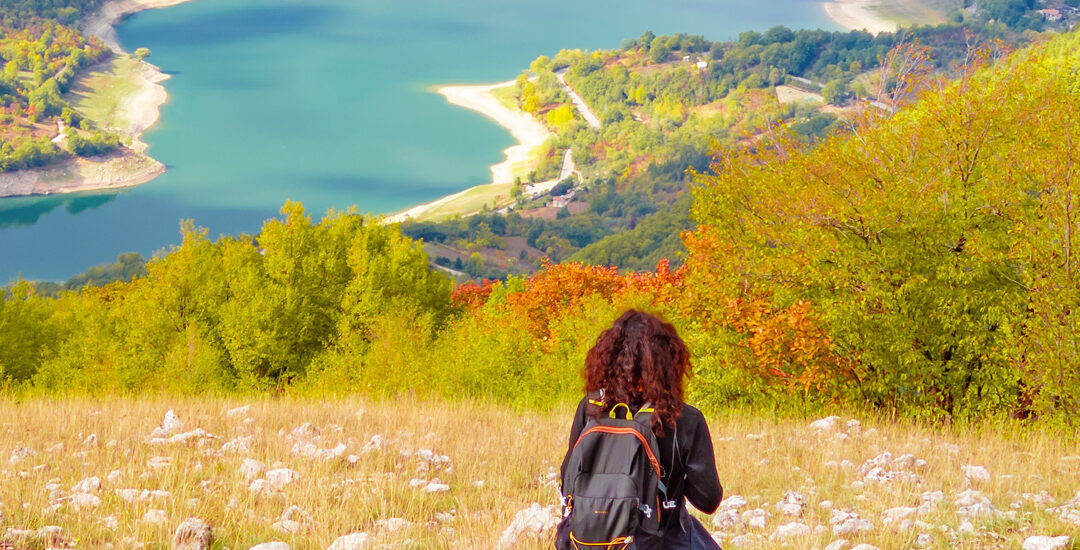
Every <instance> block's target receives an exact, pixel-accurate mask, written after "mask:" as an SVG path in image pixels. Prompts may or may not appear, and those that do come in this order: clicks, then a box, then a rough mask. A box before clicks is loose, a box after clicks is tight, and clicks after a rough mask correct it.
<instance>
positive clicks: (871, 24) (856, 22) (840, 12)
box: [821, 0, 906, 35]
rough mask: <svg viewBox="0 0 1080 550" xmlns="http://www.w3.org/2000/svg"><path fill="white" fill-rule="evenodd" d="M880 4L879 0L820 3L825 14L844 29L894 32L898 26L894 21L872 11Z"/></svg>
mask: <svg viewBox="0 0 1080 550" xmlns="http://www.w3.org/2000/svg"><path fill="white" fill-rule="evenodd" d="M901 1H906V0H901ZM880 5H881V0H830V1H828V2H823V3H822V4H821V6H822V8H823V9H824V10H825V15H826V16H828V17H829V19H831V20H832V21H833V23H836V24H837V25H840V26H841V27H844V28H845V29H848V30H852V31H862V30H865V31H867V32H869V33H870V34H875V35H876V34H880V33H883V32H895V31H896V30H897V28H898V26H897V25H896V23H893V22H892V21H890V20H888V19H886V18H885V17H883V16H881V15H880V14H878V13H875V12H874V8H876V7H878V6H880Z"/></svg>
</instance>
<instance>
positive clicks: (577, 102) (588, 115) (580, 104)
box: [555, 69, 600, 128]
mask: <svg viewBox="0 0 1080 550" xmlns="http://www.w3.org/2000/svg"><path fill="white" fill-rule="evenodd" d="M565 74H566V69H563V70H561V71H559V72H557V73H555V76H556V77H558V78H559V83H560V84H562V87H563V90H565V91H566V95H568V96H570V101H572V102H574V106H575V107H577V109H578V112H579V113H581V116H582V117H584V118H585V122H587V123H589V126H592V127H593V128H599V127H600V119H599V118H597V116H596V114H595V113H593V112H592V109H590V108H589V106H588V105H586V104H585V100H583V99H581V96H579V95H577V92H575V91H574V89H573V88H571V87H570V85H569V84H567V83H566V79H565V78H563V76H564V75H565Z"/></svg>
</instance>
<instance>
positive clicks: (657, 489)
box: [562, 399, 666, 550]
mask: <svg viewBox="0 0 1080 550" xmlns="http://www.w3.org/2000/svg"><path fill="white" fill-rule="evenodd" d="M590 403H592V404H594V405H602V403H600V402H599V401H596V400H592V399H590ZM620 409H624V410H625V413H626V414H625V418H618V415H617V414H616V413H617V412H618V411H619V410H620ZM652 416H653V409H652V406H651V405H649V404H646V405H644V406H643V407H641V408H640V409H639V410H638V411H637V413H633V414H631V412H630V407H629V406H628V405H627V404H625V403H618V404H616V405H614V406H613V407H612V408H611V410H610V411H609V412H608V417H607V418H600V419H599V420H597V419H594V418H590V419H589V421H588V422H587V423H586V424H585V427H584V428H583V429H582V431H581V435H580V436H578V440H577V442H575V443H574V447H573V449H572V450H571V451H570V459H569V461H568V462H567V465H566V473H565V474H564V477H563V480H562V483H563V484H562V487H563V504H564V516H565V519H564V521H565V522H566V523H568V524H569V540H568V541H566V542H568V543H569V544H568V545H567V546H565V548H569V549H574V550H584V549H586V548H588V549H603V550H621V549H624V548H627V547H628V546H630V545H631V544H633V542H634V533H635V532H636V531H637V530H638V528H639V527H640V528H642V529H644V530H645V531H646V532H648V533H653V534H657V533H658V532H659V530H660V494H661V493H666V488H665V487H664V484H663V482H662V481H661V477H662V476H663V474H662V472H661V468H660V462H659V460H658V459H657V457H658V455H659V450H658V445H657V442H656V436H655V435H653V432H652V428H651V426H650V423H651V419H652Z"/></svg>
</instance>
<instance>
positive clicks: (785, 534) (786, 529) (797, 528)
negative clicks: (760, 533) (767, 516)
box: [769, 521, 811, 540]
mask: <svg viewBox="0 0 1080 550" xmlns="http://www.w3.org/2000/svg"><path fill="white" fill-rule="evenodd" d="M810 533H811V530H810V527H809V526H807V525H805V524H803V523H799V522H797V521H795V522H791V523H787V524H784V525H781V526H779V527H777V528H776V531H775V532H774V533H773V534H772V536H771V537H769V538H770V540H783V539H788V538H792V537H805V536H807V535H809V534H810Z"/></svg>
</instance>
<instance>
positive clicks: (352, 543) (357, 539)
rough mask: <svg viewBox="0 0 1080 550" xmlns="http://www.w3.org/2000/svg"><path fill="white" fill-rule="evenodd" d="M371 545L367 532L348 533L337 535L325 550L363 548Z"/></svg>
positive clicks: (357, 549)
mask: <svg viewBox="0 0 1080 550" xmlns="http://www.w3.org/2000/svg"><path fill="white" fill-rule="evenodd" d="M368 546H371V535H368V534H367V533H350V534H348V535H345V536H342V537H338V538H337V540H335V541H334V543H333V544H331V545H330V546H328V547H327V548H326V550H363V549H364V548H367V547H368Z"/></svg>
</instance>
